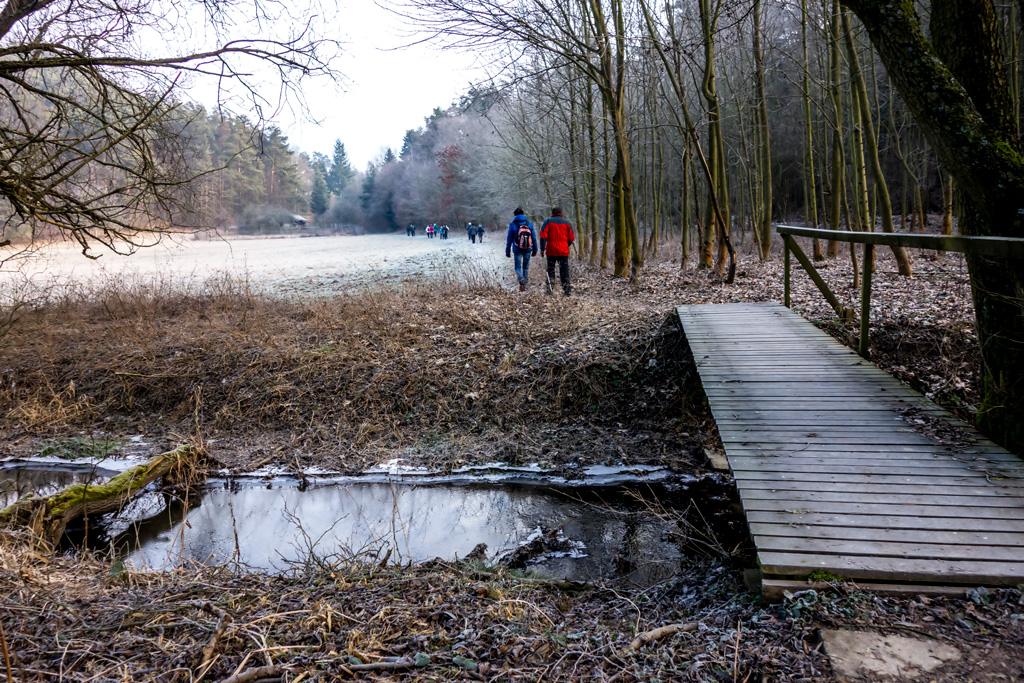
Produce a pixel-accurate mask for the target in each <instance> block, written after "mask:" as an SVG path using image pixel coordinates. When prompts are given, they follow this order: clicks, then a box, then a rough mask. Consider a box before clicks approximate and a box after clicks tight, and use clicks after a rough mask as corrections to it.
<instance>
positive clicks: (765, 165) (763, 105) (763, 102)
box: [753, 0, 772, 261]
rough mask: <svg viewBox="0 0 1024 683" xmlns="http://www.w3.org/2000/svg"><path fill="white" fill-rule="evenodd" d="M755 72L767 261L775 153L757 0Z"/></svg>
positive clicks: (765, 257)
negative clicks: (765, 85) (772, 143)
mask: <svg viewBox="0 0 1024 683" xmlns="http://www.w3.org/2000/svg"><path fill="white" fill-rule="evenodd" d="M753 14H754V36H753V40H754V45H753V47H754V70H755V78H756V83H757V122H758V130H759V135H758V137H759V138H760V139H759V140H758V142H759V143H760V146H761V149H760V155H759V160H760V166H761V168H760V171H761V204H762V207H761V224H760V225H759V226H758V234H759V236H760V240H759V241H760V247H761V260H762V261H767V260H768V257H769V256H770V255H771V250H772V153H771V141H770V139H769V135H768V98H767V96H766V95H765V87H764V54H763V53H762V51H761V0H754V11H753Z"/></svg>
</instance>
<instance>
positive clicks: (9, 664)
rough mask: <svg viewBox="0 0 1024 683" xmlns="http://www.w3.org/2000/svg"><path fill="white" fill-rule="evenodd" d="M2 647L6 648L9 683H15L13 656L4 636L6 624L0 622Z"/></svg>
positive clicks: (5, 662) (5, 657)
mask: <svg viewBox="0 0 1024 683" xmlns="http://www.w3.org/2000/svg"><path fill="white" fill-rule="evenodd" d="M0 645H3V648H4V667H6V669H7V683H14V675H13V674H12V673H11V655H10V654H9V653H8V652H7V636H6V635H5V634H4V623H3V622H2V621H0Z"/></svg>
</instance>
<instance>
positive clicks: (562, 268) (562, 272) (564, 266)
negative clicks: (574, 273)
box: [548, 256, 572, 294]
mask: <svg viewBox="0 0 1024 683" xmlns="http://www.w3.org/2000/svg"><path fill="white" fill-rule="evenodd" d="M556 263H557V264H558V279H559V280H560V281H561V282H562V291H563V292H565V293H566V294H568V293H569V292H570V291H571V290H572V287H570V286H569V257H568V256H548V290H550V289H551V283H552V282H554V281H555V264H556Z"/></svg>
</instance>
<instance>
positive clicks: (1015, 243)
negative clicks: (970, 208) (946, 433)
mask: <svg viewBox="0 0 1024 683" xmlns="http://www.w3.org/2000/svg"><path fill="white" fill-rule="evenodd" d="M775 229H776V231H777V232H778V233H779V234H780V235H782V249H783V254H784V262H785V271H784V272H785V274H784V278H785V282H784V295H783V296H784V303H785V304H786V307H787V308H788V307H789V305H790V258H789V256H790V252H792V253H793V255H794V256H796V257H797V260H798V261H799V262H800V265H801V266H803V268H804V270H805V271H806V272H807V274H808V275H810V276H811V280H813V281H814V284H815V285H817V287H818V289H819V290H820V291H821V293H822V295H823V296H824V297H825V299H827V300H828V302H829V304H830V305H831V306H832V308H833V309H834V310H835V311H836V314H837V315H838V316H839V317H840V318H841V319H850V316H851V313H852V312H851V311H850V309H848V308H846V307H845V306H843V305H842V304H841V303H840V302H839V299H838V297H836V295H835V294H833V293H832V290H830V289H829V288H828V285H827V284H825V281H824V279H822V277H821V275H819V274H818V271H817V269H815V267H814V265H813V264H812V263H811V262H810V261H809V260H808V259H807V257H806V256H805V255H804V254H803V252H802V251H801V250H800V247H799V245H797V243H796V241H795V240H794V239H793V238H794V237H813V238H817V239H822V240H834V241H837V242H853V243H856V244H863V245H864V257H863V259H862V261H863V267H864V270H863V273H862V275H861V302H860V340H859V343H858V345H857V351H858V353H860V355H861V356H863V357H864V358H867V357H868V355H869V354H868V328H869V322H870V321H869V318H870V315H871V266H872V264H873V263H874V258H873V256H874V250H875V246H884V247H906V248H909V249H932V250H935V251H954V252H958V253H961V254H966V253H972V254H983V255H986V256H999V257H1003V258H1011V259H1022V260H1024V239H1021V238H1018V237H968V236H965V235H921V234H913V235H911V234H908V233H905V232H854V231H849V230H821V229H819V228H801V227H797V226H793V225H779V226H777V227H776V228H775Z"/></svg>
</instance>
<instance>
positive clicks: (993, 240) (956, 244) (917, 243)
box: [775, 225, 1024, 259]
mask: <svg viewBox="0 0 1024 683" xmlns="http://www.w3.org/2000/svg"><path fill="white" fill-rule="evenodd" d="M775 229H776V230H777V231H778V233H779V234H780V235H792V236H794V237H816V238H818V239H822V240H834V241H836V242H855V243H857V244H874V245H876V246H883V247H907V248H909V249H933V250H935V251H955V252H958V253H961V254H966V253H974V254H985V255H988V256H1002V257H1006V258H1015V259H1024V239H1021V238H1019V237H968V236H966V235H922V234H916V233H915V234H910V233H906V232H856V231H851V230H821V229H819V228H802V227H797V226H793V225H779V226H777V227H776V228H775Z"/></svg>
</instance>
